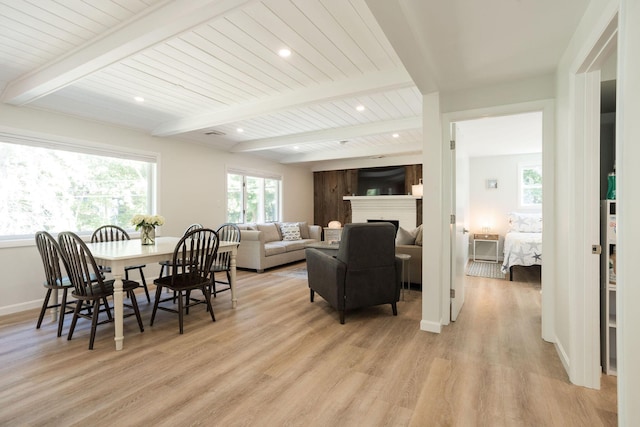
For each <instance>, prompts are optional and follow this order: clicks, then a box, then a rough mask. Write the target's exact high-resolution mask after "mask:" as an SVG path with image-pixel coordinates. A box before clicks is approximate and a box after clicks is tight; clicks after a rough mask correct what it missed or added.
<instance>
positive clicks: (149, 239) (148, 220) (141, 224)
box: [131, 215, 164, 245]
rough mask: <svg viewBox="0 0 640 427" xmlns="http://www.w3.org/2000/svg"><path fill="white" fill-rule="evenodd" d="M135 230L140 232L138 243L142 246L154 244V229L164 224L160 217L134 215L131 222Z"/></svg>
mask: <svg viewBox="0 0 640 427" xmlns="http://www.w3.org/2000/svg"><path fill="white" fill-rule="evenodd" d="M131 224H133V225H135V227H136V230H140V243H142V244H143V245H155V244H156V227H157V226H159V225H163V224H164V218H163V217H162V216H160V215H136V216H134V217H133V219H132V220H131Z"/></svg>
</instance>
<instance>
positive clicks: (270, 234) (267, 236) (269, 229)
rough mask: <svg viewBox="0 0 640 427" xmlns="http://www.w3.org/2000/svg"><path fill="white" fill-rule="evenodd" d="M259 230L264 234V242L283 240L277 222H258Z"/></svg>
mask: <svg viewBox="0 0 640 427" xmlns="http://www.w3.org/2000/svg"><path fill="white" fill-rule="evenodd" d="M258 230H259V231H262V234H264V242H265V243H269V242H276V241H279V240H282V239H281V238H280V233H279V231H278V226H277V225H276V224H275V223H269V224H258Z"/></svg>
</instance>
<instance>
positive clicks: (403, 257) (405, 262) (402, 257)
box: [396, 254, 411, 301]
mask: <svg viewBox="0 0 640 427" xmlns="http://www.w3.org/2000/svg"><path fill="white" fill-rule="evenodd" d="M396 258H398V259H400V260H402V276H400V278H401V279H400V284H401V286H402V300H403V301H404V285H405V282H406V284H407V290H408V291H409V292H411V269H410V268H409V262H410V260H411V255H409V254H396ZM405 265H406V267H405ZM405 271H406V272H407V280H406V281H405V280H404V272H405Z"/></svg>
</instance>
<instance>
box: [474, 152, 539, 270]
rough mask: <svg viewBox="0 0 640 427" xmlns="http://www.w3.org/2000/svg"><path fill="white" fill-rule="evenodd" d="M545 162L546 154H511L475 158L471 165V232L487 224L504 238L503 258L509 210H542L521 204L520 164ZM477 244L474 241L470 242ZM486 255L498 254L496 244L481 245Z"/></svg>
mask: <svg viewBox="0 0 640 427" xmlns="http://www.w3.org/2000/svg"><path fill="white" fill-rule="evenodd" d="M531 162H542V153H537V154H522V155H517V156H516V155H509V156H487V157H472V158H471V159H470V166H469V193H470V194H469V227H470V231H471V234H472V235H473V233H481V232H482V227H483V226H484V224H487V225H489V226H490V228H491V230H490V232H491V233H497V234H499V235H500V236H501V237H500V244H499V248H498V253H499V254H500V258H501V259H502V248H503V243H504V235H505V234H506V232H507V230H508V223H507V213H509V212H540V209H522V208H519V207H518V165H519V164H521V163H531ZM487 179H496V180H498V188H496V189H490V188H487ZM470 244H471V245H473V241H470ZM476 249H477V253H478V254H480V255H481V256H482V257H487V256H490V257H492V256H495V253H493V252H492V250H493V246H489V245H478V246H477V248H476ZM470 253H471V252H470Z"/></svg>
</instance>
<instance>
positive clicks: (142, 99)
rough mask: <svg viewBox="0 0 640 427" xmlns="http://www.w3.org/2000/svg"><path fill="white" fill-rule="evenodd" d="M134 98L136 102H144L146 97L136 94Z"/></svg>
mask: <svg viewBox="0 0 640 427" xmlns="http://www.w3.org/2000/svg"><path fill="white" fill-rule="evenodd" d="M133 99H135V101H136V102H144V98H143V97H141V96H134V97H133Z"/></svg>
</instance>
